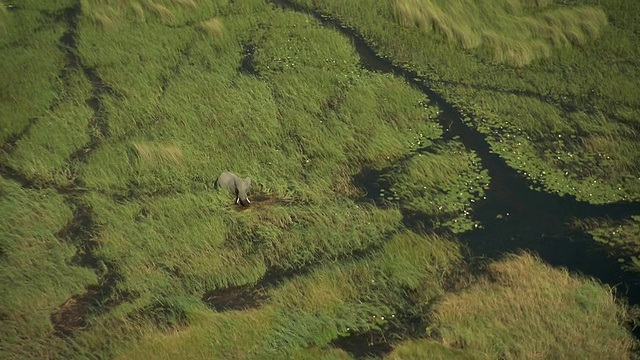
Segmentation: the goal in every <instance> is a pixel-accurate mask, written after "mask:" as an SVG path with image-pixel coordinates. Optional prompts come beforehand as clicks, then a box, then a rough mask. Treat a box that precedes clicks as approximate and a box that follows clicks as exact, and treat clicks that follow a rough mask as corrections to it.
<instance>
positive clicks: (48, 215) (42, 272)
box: [0, 178, 96, 359]
mask: <svg viewBox="0 0 640 360" xmlns="http://www.w3.org/2000/svg"><path fill="white" fill-rule="evenodd" d="M0 194H2V196H1V197H0V229H2V236H0V249H2V255H1V256H0V286H1V287H2V288H3V289H6V291H3V292H2V294H1V295H0V308H1V309H2V310H0V312H1V313H2V316H1V317H0V324H1V326H0V338H1V340H0V343H1V344H2V345H1V346H0V356H1V357H3V358H7V359H9V358H29V357H41V358H46V357H52V356H54V354H55V353H56V350H55V348H56V347H57V346H62V344H61V341H60V340H59V339H58V338H57V337H55V336H53V331H54V329H53V324H52V323H51V320H50V316H51V313H52V312H54V311H55V310H56V309H57V308H58V307H59V306H60V305H62V304H63V303H64V302H65V300H67V299H68V298H70V297H71V296H72V295H75V294H81V293H83V292H84V291H85V289H84V288H85V287H86V286H88V285H92V284H96V276H95V274H94V272H93V270H91V269H87V268H85V267H81V266H78V265H76V264H74V263H73V262H72V258H73V257H74V255H75V253H76V247H75V246H74V244H72V243H69V242H67V241H66V240H65V239H63V238H62V237H61V236H58V235H56V234H57V233H59V232H61V231H62V230H63V229H64V228H65V226H66V225H67V223H68V222H69V221H71V218H72V215H73V214H72V211H71V209H69V208H68V207H67V206H66V204H65V202H64V198H63V197H62V196H60V195H58V194H56V193H55V192H53V191H51V190H42V191H36V190H25V189H22V188H21V187H20V186H19V185H18V184H16V183H15V182H12V181H9V180H6V179H4V178H1V179H0Z"/></svg>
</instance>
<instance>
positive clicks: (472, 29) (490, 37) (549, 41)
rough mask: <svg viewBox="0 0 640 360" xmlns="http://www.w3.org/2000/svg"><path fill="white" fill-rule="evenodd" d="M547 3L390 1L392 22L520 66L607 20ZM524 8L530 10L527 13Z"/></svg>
mask: <svg viewBox="0 0 640 360" xmlns="http://www.w3.org/2000/svg"><path fill="white" fill-rule="evenodd" d="M549 4H550V1H525V0H492V1H488V2H483V3H482V5H481V6H480V5H478V4H476V3H475V2H472V1H466V0H457V1H446V2H445V1H439V0H393V1H392V9H393V14H394V16H395V18H396V20H397V21H398V22H399V23H400V24H402V25H404V26H414V27H418V28H420V29H423V30H424V31H427V32H433V33H437V34H440V35H441V36H443V37H444V38H445V39H446V40H448V41H450V42H452V43H455V44H457V45H458V46H460V47H461V48H463V49H465V50H471V49H479V50H480V52H481V53H482V52H484V53H488V54H489V56H490V57H491V59H492V60H493V61H494V62H496V63H501V64H509V65H512V66H516V67H522V66H525V65H528V64H530V63H531V62H532V61H534V60H536V59H540V58H546V57H549V56H550V55H551V49H552V48H554V47H560V46H569V45H575V46H582V45H584V44H586V42H587V41H588V40H589V39H592V38H595V37H597V36H598V35H599V33H600V31H601V29H602V28H603V27H604V26H605V25H606V24H607V18H606V15H605V13H604V12H603V11H602V10H600V9H598V8H595V7H587V6H584V7H574V8H562V9H550V10H549V9H546V7H547V6H548V5H549ZM528 8H535V9H536V10H535V11H529V10H527V9H528Z"/></svg>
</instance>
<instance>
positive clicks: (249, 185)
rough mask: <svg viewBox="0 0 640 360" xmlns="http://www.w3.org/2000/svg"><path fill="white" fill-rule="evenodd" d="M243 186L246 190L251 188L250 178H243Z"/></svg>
mask: <svg viewBox="0 0 640 360" xmlns="http://www.w3.org/2000/svg"><path fill="white" fill-rule="evenodd" d="M244 184H245V185H246V186H247V189H249V188H250V187H251V178H250V177H246V178H244Z"/></svg>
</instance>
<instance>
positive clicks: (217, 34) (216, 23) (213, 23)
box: [200, 18, 224, 39]
mask: <svg viewBox="0 0 640 360" xmlns="http://www.w3.org/2000/svg"><path fill="white" fill-rule="evenodd" d="M200 28H202V30H204V31H205V32H206V33H207V34H209V35H210V36H212V37H214V38H218V39H219V38H222V36H223V35H224V27H223V26H222V21H221V20H220V19H219V18H213V19H209V20H206V21H203V22H201V23H200Z"/></svg>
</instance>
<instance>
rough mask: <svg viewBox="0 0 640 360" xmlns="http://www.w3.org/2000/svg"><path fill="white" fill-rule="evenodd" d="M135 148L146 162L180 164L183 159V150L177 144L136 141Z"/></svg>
mask: <svg viewBox="0 0 640 360" xmlns="http://www.w3.org/2000/svg"><path fill="white" fill-rule="evenodd" d="M133 148H134V149H135V151H136V154H137V155H138V157H139V158H140V160H142V161H143V162H145V163H153V164H173V165H180V164H182V161H183V155H182V150H181V149H180V148H179V147H177V146H175V145H171V144H154V143H147V142H135V143H133Z"/></svg>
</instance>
